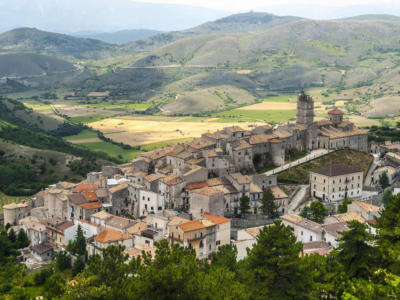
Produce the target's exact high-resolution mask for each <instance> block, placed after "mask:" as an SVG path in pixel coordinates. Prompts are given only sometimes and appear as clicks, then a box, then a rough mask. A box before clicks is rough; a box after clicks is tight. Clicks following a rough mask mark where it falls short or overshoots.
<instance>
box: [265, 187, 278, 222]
mask: <svg viewBox="0 0 400 300" xmlns="http://www.w3.org/2000/svg"><path fill="white" fill-rule="evenodd" d="M277 209H278V206H277V205H276V204H275V198H274V194H273V193H272V191H271V189H270V188H268V189H267V190H265V191H264V192H263V197H262V200H261V210H262V212H263V214H264V215H267V216H269V217H270V218H272V217H274V216H276V210H277Z"/></svg>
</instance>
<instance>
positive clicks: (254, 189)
mask: <svg viewBox="0 0 400 300" xmlns="http://www.w3.org/2000/svg"><path fill="white" fill-rule="evenodd" d="M250 193H262V189H260V187H259V186H258V185H256V184H255V183H253V182H251V183H250Z"/></svg>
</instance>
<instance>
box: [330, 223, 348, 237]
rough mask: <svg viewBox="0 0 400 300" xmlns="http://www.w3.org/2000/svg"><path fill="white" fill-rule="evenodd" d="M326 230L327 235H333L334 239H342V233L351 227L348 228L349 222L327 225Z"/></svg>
mask: <svg viewBox="0 0 400 300" xmlns="http://www.w3.org/2000/svg"><path fill="white" fill-rule="evenodd" d="M324 229H325V231H326V232H327V233H329V234H331V235H333V236H334V237H337V238H339V237H341V236H342V235H341V234H340V232H342V231H348V230H350V228H349V226H347V222H338V223H332V224H325V225H324Z"/></svg>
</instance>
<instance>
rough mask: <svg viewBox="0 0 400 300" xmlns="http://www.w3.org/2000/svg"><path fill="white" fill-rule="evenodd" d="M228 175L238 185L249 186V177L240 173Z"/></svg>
mask: <svg viewBox="0 0 400 300" xmlns="http://www.w3.org/2000/svg"><path fill="white" fill-rule="evenodd" d="M230 175H231V177H232V178H233V179H234V180H235V181H236V182H237V183H239V184H249V183H250V182H251V180H250V178H249V176H247V175H243V174H241V173H233V174H230Z"/></svg>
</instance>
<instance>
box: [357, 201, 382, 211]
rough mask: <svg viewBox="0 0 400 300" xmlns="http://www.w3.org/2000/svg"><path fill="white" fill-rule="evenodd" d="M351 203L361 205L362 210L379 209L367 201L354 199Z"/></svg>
mask: <svg viewBox="0 0 400 300" xmlns="http://www.w3.org/2000/svg"><path fill="white" fill-rule="evenodd" d="M352 203H354V204H356V205H358V206H359V207H361V208H362V209H363V210H364V211H379V210H380V207H379V206H376V205H372V204H369V203H365V202H361V201H357V200H354V201H353V202H352Z"/></svg>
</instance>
